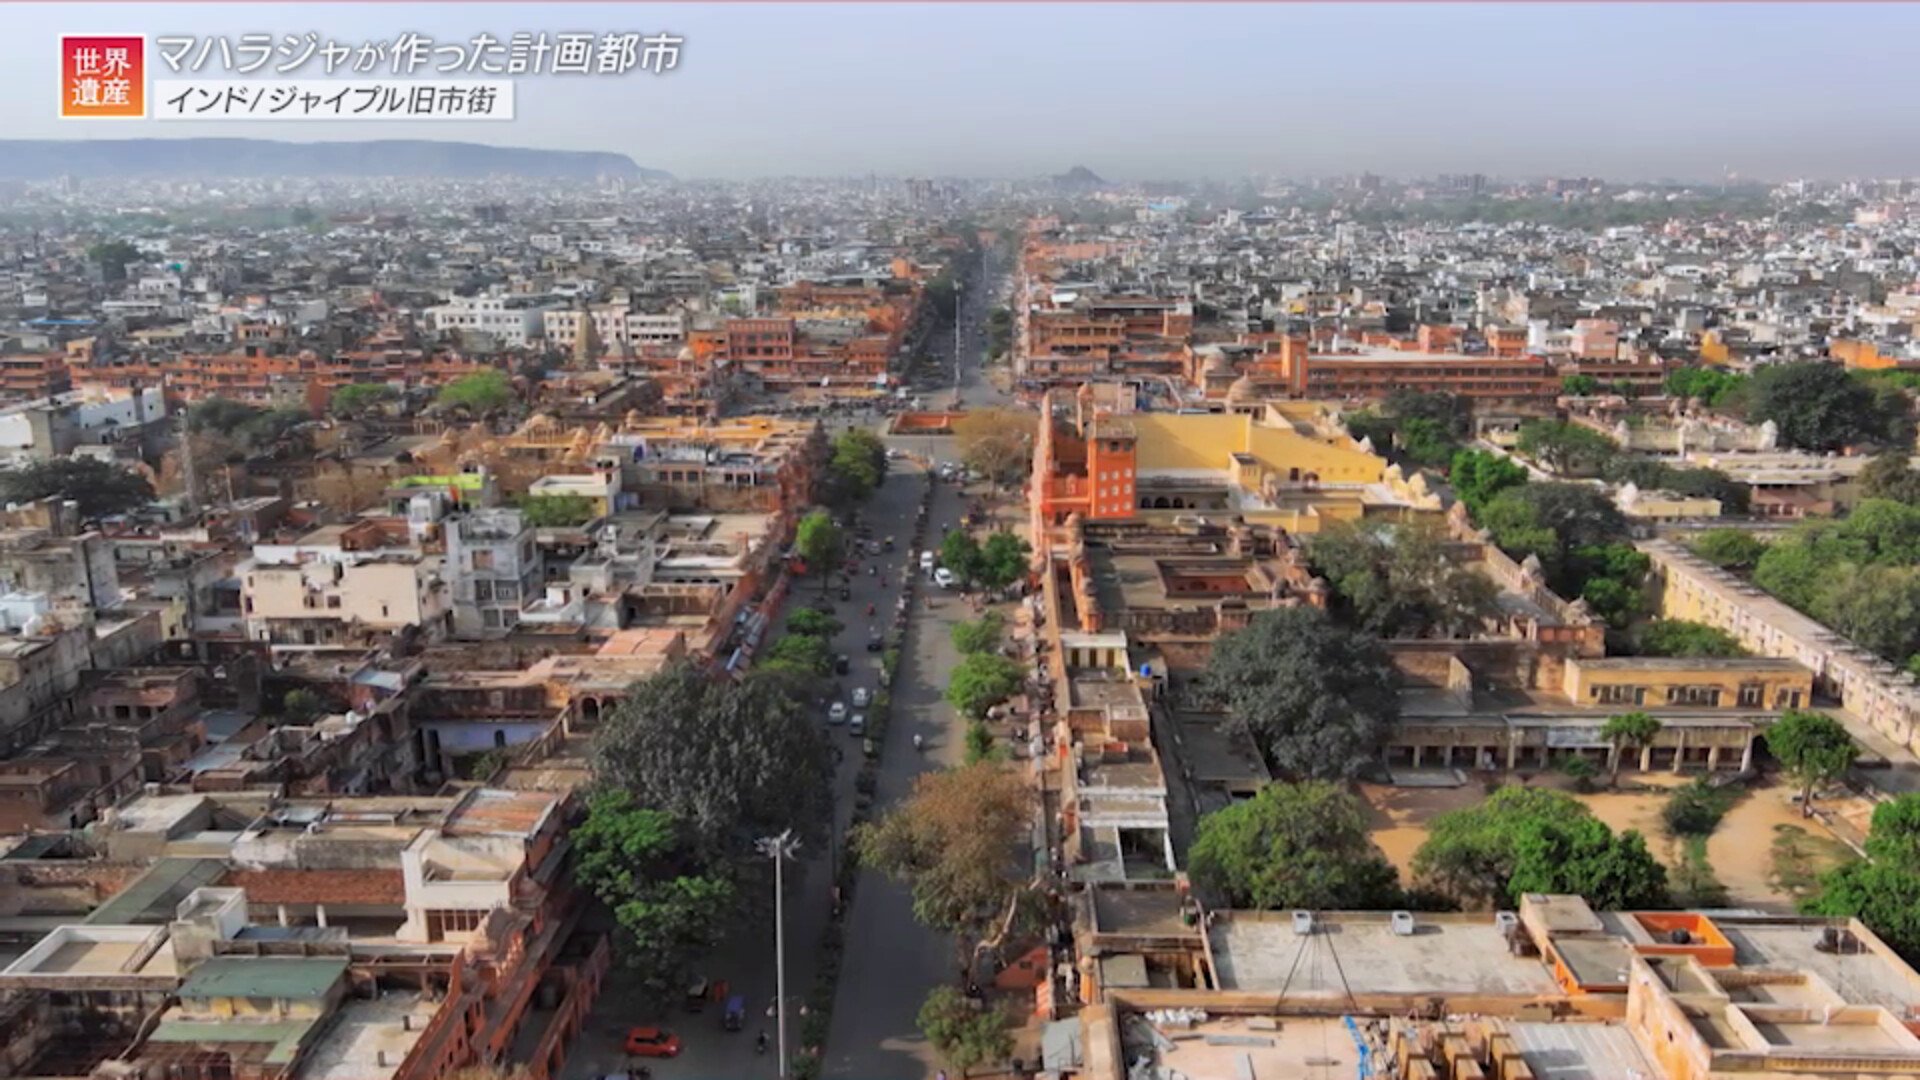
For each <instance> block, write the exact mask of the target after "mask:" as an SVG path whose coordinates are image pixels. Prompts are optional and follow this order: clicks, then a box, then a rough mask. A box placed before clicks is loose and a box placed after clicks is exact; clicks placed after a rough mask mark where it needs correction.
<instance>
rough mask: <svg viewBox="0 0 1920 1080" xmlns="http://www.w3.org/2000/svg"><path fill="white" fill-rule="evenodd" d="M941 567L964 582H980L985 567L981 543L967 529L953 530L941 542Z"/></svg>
mask: <svg viewBox="0 0 1920 1080" xmlns="http://www.w3.org/2000/svg"><path fill="white" fill-rule="evenodd" d="M940 565H941V566H944V567H946V568H947V569H948V570H950V571H952V572H953V573H954V575H955V576H956V577H958V578H959V579H960V580H961V581H963V582H967V583H969V584H971V583H972V582H974V581H977V580H979V578H980V571H981V568H982V565H983V563H982V552H981V549H980V542H979V541H978V540H975V539H974V538H973V534H972V533H969V532H968V531H967V530H965V529H955V530H953V531H952V532H950V533H948V534H947V535H946V536H945V537H943V538H942V539H941V541H940Z"/></svg>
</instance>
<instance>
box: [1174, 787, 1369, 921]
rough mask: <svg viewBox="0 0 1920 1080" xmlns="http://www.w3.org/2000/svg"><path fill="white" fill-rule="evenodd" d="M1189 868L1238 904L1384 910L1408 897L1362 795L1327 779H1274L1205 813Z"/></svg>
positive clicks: (1197, 881)
mask: <svg viewBox="0 0 1920 1080" xmlns="http://www.w3.org/2000/svg"><path fill="white" fill-rule="evenodd" d="M1188 868H1189V870H1190V871H1191V873H1192V874H1193V880H1194V883H1195V884H1197V885H1199V886H1200V887H1201V888H1204V889H1207V890H1209V891H1211V892H1212V893H1214V894H1215V895H1217V896H1219V897H1221V898H1223V900H1224V901H1225V902H1226V903H1227V904H1229V905H1231V906H1233V907H1236V908H1262V909H1267V910H1282V909H1287V908H1307V909H1314V910H1328V909H1331V910H1344V911H1352V910H1379V909H1383V908H1391V907H1395V906H1398V904H1399V903H1400V900H1401V895H1400V878H1399V874H1398V872H1397V871H1395V870H1394V868H1393V864H1392V863H1390V862H1388V861H1387V857H1386V856H1385V855H1384V854H1382V853H1381V851H1380V849H1379V848H1378V847H1376V846H1374V843H1373V839H1372V837H1371V836H1370V835H1369V834H1368V831H1367V817H1366V813H1365V812H1364V811H1363V810H1362V809H1361V806H1360V802H1359V800H1357V799H1355V798H1354V797H1353V796H1352V795H1349V794H1347V793H1346V792H1345V791H1344V790H1342V789H1341V788H1340V787H1338V786H1337V785H1334V784H1331V783H1328V782H1326V781H1322V780H1310V781H1307V782H1306V783H1301V784H1268V785H1267V786H1266V787H1263V788H1261V789H1260V792H1259V794H1258V795H1256V796H1255V797H1253V798H1252V799H1248V800H1245V801H1242V802H1236V803H1232V804H1230V805H1228V806H1226V807H1224V808H1222V809H1219V810H1215V811H1214V812H1212V813H1210V814H1208V815H1206V816H1205V817H1203V818H1201V819H1200V824H1199V827H1198V830H1197V832H1196V834H1195V836H1194V841H1193V850H1192V852H1191V853H1190V854H1189V856H1188Z"/></svg>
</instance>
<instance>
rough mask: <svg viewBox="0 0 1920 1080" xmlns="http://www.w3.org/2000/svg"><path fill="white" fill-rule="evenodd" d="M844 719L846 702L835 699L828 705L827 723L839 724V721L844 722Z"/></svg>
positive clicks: (845, 717) (845, 716)
mask: <svg viewBox="0 0 1920 1080" xmlns="http://www.w3.org/2000/svg"><path fill="white" fill-rule="evenodd" d="M846 719H847V703H846V702H844V701H836V702H834V703H833V704H832V705H831V706H829V707H828V709H827V723H829V724H841V723H845V722H846Z"/></svg>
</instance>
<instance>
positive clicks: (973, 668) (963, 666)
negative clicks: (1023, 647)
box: [947, 652, 1027, 719]
mask: <svg viewBox="0 0 1920 1080" xmlns="http://www.w3.org/2000/svg"><path fill="white" fill-rule="evenodd" d="M1026 676H1027V672H1026V669H1025V668H1023V667H1021V666H1020V665H1019V664H1018V663H1016V662H1014V661H1012V660H1009V659H1007V658H1006V657H1004V656H1001V655H999V654H997V653H987V652H976V653H969V654H968V655H967V656H965V657H963V658H961V660H960V662H959V663H958V664H955V665H954V667H953V671H952V672H950V673H949V674H948V677H947V702H948V704H951V705H952V706H953V707H954V708H956V709H958V710H960V712H962V713H963V714H965V715H967V716H969V717H973V718H975V719H978V718H980V717H982V716H985V715H986V714H987V710H988V709H990V708H992V707H994V706H995V705H998V704H1000V703H1001V702H1003V701H1005V700H1007V699H1008V698H1010V697H1012V696H1013V695H1015V694H1017V693H1019V692H1020V687H1021V685H1022V684H1023V683H1024V682H1025V681H1026Z"/></svg>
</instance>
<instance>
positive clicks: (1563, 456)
mask: <svg viewBox="0 0 1920 1080" xmlns="http://www.w3.org/2000/svg"><path fill="white" fill-rule="evenodd" d="M1518 449H1519V451H1520V452H1521V453H1522V454H1525V455H1527V456H1528V457H1530V458H1533V459H1534V460H1535V461H1538V462H1540V463H1541V464H1543V465H1545V466H1546V467H1547V468H1548V469H1550V470H1552V471H1553V472H1554V473H1557V474H1559V475H1561V476H1574V475H1580V476H1591V475H1594V474H1596V473H1598V472H1599V471H1600V470H1601V469H1602V468H1603V467H1604V466H1605V465H1606V464H1607V462H1608V461H1609V460H1610V459H1611V458H1612V457H1613V455H1614V454H1615V453H1617V452H1618V450H1619V448H1618V447H1616V446H1615V445H1614V442H1613V440H1612V439H1609V438H1608V437H1606V436H1605V435H1602V434H1601V433H1599V432H1597V431H1595V430H1593V429H1592V428H1588V427H1582V426H1581V425H1579V424H1573V423H1568V422H1565V421H1561V420H1530V421H1528V422H1527V423H1525V424H1522V425H1521V426H1520V441H1519V443H1518Z"/></svg>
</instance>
